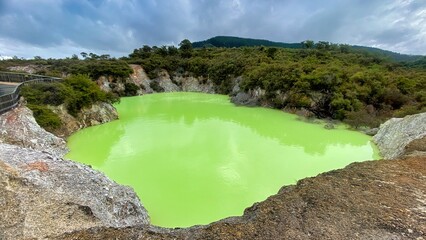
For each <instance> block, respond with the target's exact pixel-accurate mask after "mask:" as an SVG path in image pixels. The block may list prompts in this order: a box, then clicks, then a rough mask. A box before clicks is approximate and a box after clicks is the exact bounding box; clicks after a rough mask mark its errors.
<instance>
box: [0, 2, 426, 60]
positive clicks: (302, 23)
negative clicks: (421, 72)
mask: <svg viewBox="0 0 426 240" xmlns="http://www.w3.org/2000/svg"><path fill="white" fill-rule="evenodd" d="M217 35H227V36H239V37H250V38H261V39H268V40H272V41H280V42H301V41H303V40H306V39H312V40H314V41H320V40H321V41H330V42H334V43H348V44H356V45H365V46H373V47H379V48H383V49H387V50H391V51H396V52H401V53H408V54H422V55H426V0H0V55H1V56H18V57H24V58H32V57H33V56H42V57H44V58H49V57H53V58H58V57H67V56H71V55H72V54H79V53H80V52H82V51H85V52H94V53H97V54H111V55H113V56H117V57H119V56H127V55H128V54H129V53H130V52H132V51H133V49H134V48H139V47H141V46H142V45H145V44H147V45H157V46H161V45H172V44H174V45H177V44H178V43H179V42H180V41H181V40H183V39H185V38H188V39H189V40H191V41H199V40H205V39H207V38H210V37H214V36H217Z"/></svg>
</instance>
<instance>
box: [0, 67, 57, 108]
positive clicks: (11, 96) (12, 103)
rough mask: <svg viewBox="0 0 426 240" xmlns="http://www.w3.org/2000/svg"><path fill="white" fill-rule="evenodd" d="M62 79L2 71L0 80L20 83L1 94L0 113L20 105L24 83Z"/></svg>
mask: <svg viewBox="0 0 426 240" xmlns="http://www.w3.org/2000/svg"><path fill="white" fill-rule="evenodd" d="M61 80H62V79H61V78H56V77H48V76H43V75H35V74H26V73H12V72H0V82H4V83H17V84H18V85H16V87H15V88H14V89H13V90H12V91H10V92H9V93H6V94H3V95H1V96H0V114H2V113H5V112H7V111H9V110H10V109H12V108H14V107H16V106H17V105H18V103H19V97H20V90H21V87H22V86H23V85H24V84H31V83H38V82H54V81H61Z"/></svg>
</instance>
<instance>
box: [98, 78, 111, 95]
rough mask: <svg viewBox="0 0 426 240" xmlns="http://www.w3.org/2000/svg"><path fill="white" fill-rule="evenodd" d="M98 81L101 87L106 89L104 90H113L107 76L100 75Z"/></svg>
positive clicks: (103, 89)
mask: <svg viewBox="0 0 426 240" xmlns="http://www.w3.org/2000/svg"><path fill="white" fill-rule="evenodd" d="M96 83H97V84H98V86H99V88H100V89H101V90H102V91H104V92H112V89H111V86H110V80H109V79H108V78H107V77H105V76H101V77H99V79H98V80H97V81H96Z"/></svg>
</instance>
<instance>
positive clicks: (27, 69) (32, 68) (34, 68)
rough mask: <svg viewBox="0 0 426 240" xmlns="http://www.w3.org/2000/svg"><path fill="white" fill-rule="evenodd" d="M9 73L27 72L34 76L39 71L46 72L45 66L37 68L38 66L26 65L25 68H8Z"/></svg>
mask: <svg viewBox="0 0 426 240" xmlns="http://www.w3.org/2000/svg"><path fill="white" fill-rule="evenodd" d="M6 69H7V70H8V71H12V72H25V73H29V74H34V73H36V72H38V71H41V70H45V69H46V67H45V66H37V65H33V64H30V65H25V66H11V67H7V68H6Z"/></svg>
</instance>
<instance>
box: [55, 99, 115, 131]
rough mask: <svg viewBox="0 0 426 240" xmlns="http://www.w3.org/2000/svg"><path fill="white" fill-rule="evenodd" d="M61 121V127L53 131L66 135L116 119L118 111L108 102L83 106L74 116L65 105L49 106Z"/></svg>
mask: <svg viewBox="0 0 426 240" xmlns="http://www.w3.org/2000/svg"><path fill="white" fill-rule="evenodd" d="M49 109H51V110H52V111H53V112H54V113H56V114H57V115H58V116H59V118H60V119H61V121H62V126H61V128H59V129H57V130H55V131H54V133H55V134H56V135H57V136H60V137H64V138H66V137H68V136H70V135H71V134H72V133H74V132H76V131H78V130H80V129H82V128H86V127H90V126H96V125H99V124H102V123H107V122H110V121H113V120H116V119H118V112H117V110H116V109H115V107H114V106H112V105H111V104H109V103H105V102H99V103H96V104H92V106H90V107H87V108H83V109H82V110H81V111H80V112H79V113H78V114H77V116H76V117H74V116H72V115H70V114H69V113H68V111H67V109H66V107H65V105H59V106H49Z"/></svg>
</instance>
